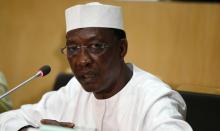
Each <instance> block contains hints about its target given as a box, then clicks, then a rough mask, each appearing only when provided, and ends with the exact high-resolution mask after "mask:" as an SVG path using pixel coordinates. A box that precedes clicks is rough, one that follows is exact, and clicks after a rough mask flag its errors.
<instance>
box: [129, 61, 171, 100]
mask: <svg viewBox="0 0 220 131" xmlns="http://www.w3.org/2000/svg"><path fill="white" fill-rule="evenodd" d="M133 75H134V76H133V78H132V84H131V86H133V87H132V90H133V91H134V90H135V91H136V92H137V93H138V92H139V93H140V94H141V95H143V97H146V96H150V97H152V96H155V97H156V96H157V97H159V96H162V95H165V94H167V93H170V92H173V90H172V88H171V87H170V86H169V85H168V84H166V83H165V82H163V81H162V80H161V79H160V78H159V77H157V76H155V75H153V74H151V73H149V72H147V71H144V70H142V69H140V68H138V67H137V66H135V65H133ZM140 94H139V95H140Z"/></svg>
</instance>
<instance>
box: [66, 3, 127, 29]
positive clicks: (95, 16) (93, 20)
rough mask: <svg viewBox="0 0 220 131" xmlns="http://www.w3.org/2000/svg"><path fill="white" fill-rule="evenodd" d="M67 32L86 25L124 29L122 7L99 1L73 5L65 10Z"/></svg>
mask: <svg viewBox="0 0 220 131" xmlns="http://www.w3.org/2000/svg"><path fill="white" fill-rule="evenodd" d="M65 16H66V32H68V31H70V30H74V29H78V28H86V27H106V28H116V29H121V30H124V28H123V18H122V17H123V16H122V11H121V7H119V6H113V5H104V4H100V3H98V2H92V3H87V4H84V5H76V6H72V7H70V8H68V9H66V11H65Z"/></svg>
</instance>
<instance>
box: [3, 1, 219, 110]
mask: <svg viewBox="0 0 220 131" xmlns="http://www.w3.org/2000/svg"><path fill="white" fill-rule="evenodd" d="M84 2H86V1H85V0H81V1H78V2H76V1H74V0H72V1H70V0H60V1H58V0H57V1H55V0H1V1H0V70H1V71H3V72H4V73H5V75H6V77H7V80H8V83H9V87H10V88H11V87H14V86H15V85H17V84H19V83H20V82H21V81H23V80H25V79H26V78H28V77H29V76H31V75H33V74H34V73H35V71H36V69H37V68H39V67H40V66H42V65H44V64H49V65H51V67H52V72H51V73H50V75H48V76H46V77H45V78H40V79H37V80H34V81H33V82H31V83H30V84H28V85H26V86H25V87H23V88H21V89H19V90H18V91H16V92H14V93H13V94H11V99H12V101H13V103H14V107H15V108H18V107H19V106H20V105H21V104H25V103H34V102H37V101H38V100H39V99H40V97H41V96H42V95H43V94H44V93H45V92H47V91H49V90H51V88H52V86H53V83H54V79H55V77H56V75H57V74H58V73H59V72H61V71H65V70H66V69H67V68H68V62H67V60H66V59H65V56H63V55H62V54H61V53H60V52H59V49H60V48H61V47H63V46H64V45H65V19H64V10H65V9H66V8H68V7H70V6H72V5H74V4H76V3H84ZM105 2H106V3H109V4H116V5H120V6H122V7H123V9H124V18H125V29H126V31H127V37H128V42H129V50H128V54H127V56H126V61H127V62H133V63H135V64H136V65H138V66H140V67H142V68H144V69H145V70H147V71H149V72H151V73H152V74H155V75H157V76H158V77H160V78H161V79H162V80H164V81H165V82H167V83H169V84H170V85H171V86H172V87H173V88H174V89H180V90H188V91H195V92H207V93H214V94H220V69H219V67H220V52H219V50H220V37H219V32H220V24H219V23H220V4H209V3H200V4H199V3H177V2H158V3H151V2H150V3H148V2H119V1H113V2H112V1H105Z"/></svg>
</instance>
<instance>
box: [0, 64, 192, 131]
mask: <svg viewBox="0 0 220 131" xmlns="http://www.w3.org/2000/svg"><path fill="white" fill-rule="evenodd" d="M185 112H186V105H185V103H184V100H183V99H182V97H181V96H180V95H179V94H178V93H177V92H176V91H173V90H171V89H170V87H169V86H168V85H166V84H165V83H163V82H162V81H161V80H159V79H158V78H157V77H155V76H153V75H151V74H149V73H147V72H145V71H143V70H141V69H139V68H138V67H136V66H134V65H133V76H132V78H131V80H130V81H129V82H128V83H127V84H126V86H125V87H124V88H123V89H122V90H121V91H120V92H118V93H117V94H116V95H114V96H112V97H110V98H108V99H102V100H100V99H96V98H95V97H94V95H93V94H92V93H88V92H86V91H84V90H83V88H82V87H81V85H80V84H79V82H78V81H77V80H76V79H75V78H72V79H71V80H70V81H69V83H68V84H67V85H66V86H65V87H63V88H61V89H60V90H59V91H52V92H48V93H46V94H45V95H44V96H43V97H42V99H41V100H40V101H39V102H38V103H37V104H29V105H24V106H22V107H21V108H20V109H18V110H14V111H10V112H6V113H3V114H1V115H0V130H1V131H16V130H18V129H20V128H21V127H23V126H26V125H32V126H35V127H39V126H41V123H40V120H41V119H54V120H57V121H63V122H73V123H74V124H75V125H76V126H77V127H83V128H90V129H96V130H97V131H192V129H191V127H190V126H189V124H188V123H187V122H185V121H184V116H185Z"/></svg>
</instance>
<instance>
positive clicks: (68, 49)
mask: <svg viewBox="0 0 220 131" xmlns="http://www.w3.org/2000/svg"><path fill="white" fill-rule="evenodd" d="M76 50H77V46H71V47H67V51H69V52H74V51H76Z"/></svg>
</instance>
